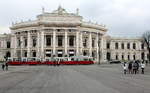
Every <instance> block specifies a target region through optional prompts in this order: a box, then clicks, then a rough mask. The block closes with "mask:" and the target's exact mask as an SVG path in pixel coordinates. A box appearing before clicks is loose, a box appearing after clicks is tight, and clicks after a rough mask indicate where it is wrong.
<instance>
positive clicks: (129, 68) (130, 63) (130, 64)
mask: <svg viewBox="0 0 150 93" xmlns="http://www.w3.org/2000/svg"><path fill="white" fill-rule="evenodd" d="M128 71H129V74H132V62H129V65H128Z"/></svg>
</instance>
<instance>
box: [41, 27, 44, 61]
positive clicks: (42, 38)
mask: <svg viewBox="0 0 150 93" xmlns="http://www.w3.org/2000/svg"><path fill="white" fill-rule="evenodd" d="M41 58H42V59H43V58H44V31H43V30H42V31H41Z"/></svg>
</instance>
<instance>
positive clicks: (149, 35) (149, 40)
mask: <svg viewBox="0 0 150 93" xmlns="http://www.w3.org/2000/svg"><path fill="white" fill-rule="evenodd" d="M143 39H144V42H145V43H146V45H147V49H148V53H149V55H148V59H149V61H150V31H146V32H144V33H143Z"/></svg>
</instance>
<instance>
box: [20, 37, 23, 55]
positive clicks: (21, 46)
mask: <svg viewBox="0 0 150 93" xmlns="http://www.w3.org/2000/svg"><path fill="white" fill-rule="evenodd" d="M20 44H21V45H20V54H21V55H20V57H22V55H23V54H22V53H23V52H22V48H23V36H20Z"/></svg>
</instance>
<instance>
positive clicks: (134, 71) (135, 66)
mask: <svg viewBox="0 0 150 93" xmlns="http://www.w3.org/2000/svg"><path fill="white" fill-rule="evenodd" d="M136 73H137V62H136V61H135V62H134V63H133V74H136Z"/></svg>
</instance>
